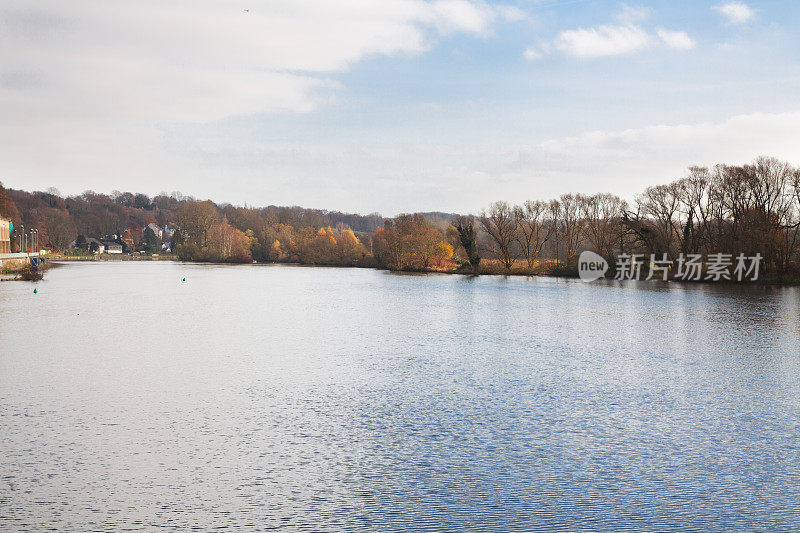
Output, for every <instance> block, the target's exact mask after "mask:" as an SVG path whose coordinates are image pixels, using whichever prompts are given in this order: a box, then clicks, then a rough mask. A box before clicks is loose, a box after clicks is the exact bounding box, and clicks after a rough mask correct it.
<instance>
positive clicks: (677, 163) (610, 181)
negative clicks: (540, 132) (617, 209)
mask: <svg viewBox="0 0 800 533" xmlns="http://www.w3.org/2000/svg"><path fill="white" fill-rule="evenodd" d="M759 155H769V156H775V157H778V158H781V159H784V160H787V161H790V162H793V163H795V164H796V163H797V162H798V161H800V113H775V114H769V113H753V114H748V115H738V116H734V117H731V118H730V119H728V120H726V121H724V122H718V123H700V124H679V125H657V126H649V127H645V128H637V129H629V130H624V131H594V132H587V133H584V134H582V135H578V136H574V137H566V138H559V139H549V140H544V141H541V142H539V143H536V144H534V145H532V146H530V147H528V148H521V149H520V150H519V157H518V159H517V162H516V166H515V168H514V169H513V170H509V174H514V175H520V176H522V175H525V173H526V172H533V173H535V175H536V176H537V178H538V181H540V182H541V183H542V184H543V185H544V186H545V189H544V191H543V193H544V194H545V195H549V196H552V195H555V194H559V193H560V192H565V191H568V190H575V191H579V192H596V191H597V190H601V189H602V190H609V191H610V192H614V193H617V194H619V195H621V196H624V195H635V194H636V193H638V192H640V191H641V190H642V189H643V188H644V187H646V186H648V185H653V184H657V183H665V182H667V181H670V180H673V179H677V178H680V177H681V176H683V173H684V172H685V170H686V167H688V166H689V165H694V164H699V165H713V164H716V163H731V164H734V163H743V162H747V161H751V160H752V159H754V158H755V157H757V156H759ZM553 183H557V187H558V188H557V189H556V188H555V187H554V186H553V185H551V184H553ZM514 194H517V193H515V192H514V193H512V194H511V195H510V196H508V197H514Z"/></svg>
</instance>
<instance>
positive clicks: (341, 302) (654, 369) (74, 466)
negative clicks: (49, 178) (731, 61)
mask: <svg viewBox="0 0 800 533" xmlns="http://www.w3.org/2000/svg"><path fill="white" fill-rule="evenodd" d="M184 276H185V277H186V278H187V281H186V282H185V283H184V282H182V281H181V279H182V278H183V277H184ZM38 287H39V291H38V294H36V295H34V294H33V292H32V288H31V285H30V284H26V283H3V284H1V285H0V461H2V462H1V463H0V530H9V529H11V530H17V529H22V530H24V529H29V530H42V529H44V528H47V527H54V528H58V529H61V530H89V529H114V530H116V529H122V528H130V529H152V528H154V527H156V526H166V527H174V528H189V527H192V526H196V527H200V528H202V529H209V528H212V527H225V526H227V527H231V528H242V529H253V528H278V529H280V528H285V529H287V530H293V531H294V530H342V529H344V530H365V529H368V530H387V531H397V530H422V531H430V530H454V529H468V530H472V531H514V530H525V531H529V530H541V531H552V530H555V529H563V530H576V529H580V530H598V529H599V530H625V529H629V530H642V529H645V530H674V529H687V530H689V529H691V530H720V531H722V530H731V529H762V530H763V529H768V530H797V529H800V505H798V502H800V448H798V435H800V318H799V317H800V292H798V290H797V289H787V288H771V287H737V286H712V285H689V286H684V285H678V284H663V283H650V282H627V283H624V284H619V283H616V282H605V283H604V282H597V283H594V284H591V285H586V284H582V283H580V282H577V281H565V280H557V279H526V278H509V279H504V278H499V277H481V278H468V277H459V276H442V275H429V276H409V275H397V274H391V273H387V272H379V271H371V270H358V269H332V268H325V269H322V268H306V267H287V266H266V265H252V266H208V265H184V264H177V263H166V262H163V263H101V264H80V265H68V266H65V267H62V268H58V269H54V270H52V271H51V272H50V273H49V274H48V276H47V279H46V281H44V282H42V283H40V284H39V285H38Z"/></svg>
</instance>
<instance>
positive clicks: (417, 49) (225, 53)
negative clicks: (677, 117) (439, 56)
mask: <svg viewBox="0 0 800 533" xmlns="http://www.w3.org/2000/svg"><path fill="white" fill-rule="evenodd" d="M243 6H249V7H247V9H248V10H247V11H246V10H245V9H243V8H242V6H241V5H234V4H230V3H224V2H216V1H212V0H183V1H179V2H171V3H169V4H165V3H163V2H160V1H158V0H143V1H139V2H129V1H127V0H107V1H105V2H103V5H102V7H98V6H97V4H96V3H94V2H90V1H88V0H76V1H72V2H60V1H58V0H42V1H40V2H36V3H35V4H30V3H28V2H24V1H22V0H11V1H8V2H3V3H2V4H1V5H0V102H2V104H0V111H5V110H6V108H14V109H19V108H27V109H29V110H30V112H31V113H41V114H42V116H48V117H52V116H57V115H67V116H74V117H87V116H96V117H98V119H106V120H111V119H117V118H120V117H121V118H132V119H135V120H158V121H162V122H164V121H173V120H178V121H180V120H194V121H206V120H214V119H218V118H221V117H225V116H229V115H236V114H245V113H247V114H249V113H260V112H271V111H283V110H285V111H293V112H305V111H309V110H311V109H314V108H315V107H317V106H318V105H319V104H320V103H322V102H324V101H326V100H327V99H328V98H330V97H331V95H332V94H334V91H335V90H336V89H337V87H338V85H337V84H336V83H334V82H332V81H331V80H330V76H331V75H332V74H334V73H337V72H341V71H343V70H346V69H348V68H349V67H350V66H351V65H353V64H354V63H356V62H358V61H362V60H364V59H366V58H370V57H374V56H393V55H398V54H406V55H408V54H412V55H413V54H420V53H423V52H425V51H426V50H428V49H430V48H431V47H432V46H433V45H434V44H435V42H436V40H437V39H438V38H440V37H441V36H445V35H450V34H455V33H464V34H471V35H476V36H484V35H488V34H489V33H491V29H492V25H493V23H494V22H495V21H496V20H497V19H499V18H506V19H507V18H509V17H514V16H516V15H518V13H516V12H515V11H514V10H513V9H510V8H507V7H502V8H501V7H492V6H490V5H488V4H486V3H484V2H482V1H478V0H432V1H424V0H381V1H380V2H365V1H359V0H348V1H344V2H319V1H315V0H271V1H269V2H248V3H245V4H243ZM6 126H9V125H8V124H7V123H6ZM0 127H3V126H0Z"/></svg>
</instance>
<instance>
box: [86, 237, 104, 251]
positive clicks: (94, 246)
mask: <svg viewBox="0 0 800 533" xmlns="http://www.w3.org/2000/svg"><path fill="white" fill-rule="evenodd" d="M86 245H87V246H88V247H89V250H90V251H92V252H94V253H96V254H102V253H103V252H105V251H106V245H105V244H103V243H102V242H100V241H98V240H97V239H95V238H92V237H89V238H88V239H86Z"/></svg>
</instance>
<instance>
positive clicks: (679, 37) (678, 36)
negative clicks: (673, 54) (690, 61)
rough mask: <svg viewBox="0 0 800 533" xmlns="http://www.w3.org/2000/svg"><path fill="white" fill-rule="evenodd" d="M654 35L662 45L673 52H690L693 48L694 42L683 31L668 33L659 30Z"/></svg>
mask: <svg viewBox="0 0 800 533" xmlns="http://www.w3.org/2000/svg"><path fill="white" fill-rule="evenodd" d="M656 34H657V35H658V38H659V39H661V40H662V41H663V42H664V44H666V45H667V46H669V47H670V48H674V49H675V50H691V49H692V48H694V46H695V43H694V40H693V39H692V38H691V37H689V35H688V34H687V33H686V32H685V31H670V30H665V29H663V28H659V29H657V30H656Z"/></svg>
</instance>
